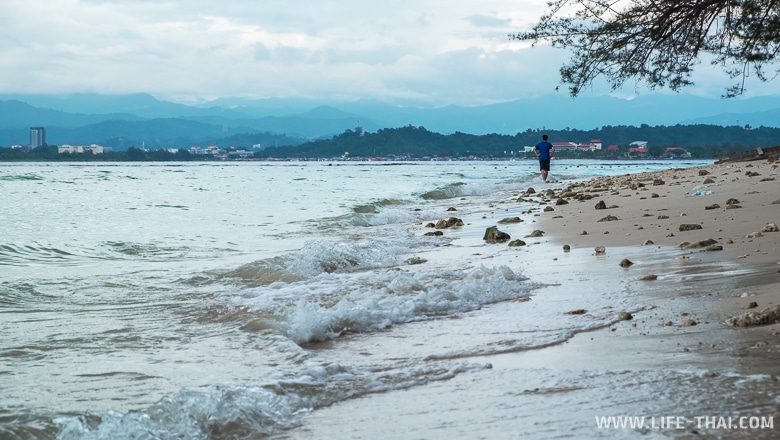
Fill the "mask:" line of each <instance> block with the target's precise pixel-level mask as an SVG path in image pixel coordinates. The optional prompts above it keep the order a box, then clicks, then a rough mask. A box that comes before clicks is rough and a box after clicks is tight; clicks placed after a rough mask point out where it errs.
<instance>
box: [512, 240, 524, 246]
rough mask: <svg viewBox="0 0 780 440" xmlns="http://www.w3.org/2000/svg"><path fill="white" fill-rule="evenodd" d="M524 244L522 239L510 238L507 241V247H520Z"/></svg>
mask: <svg viewBox="0 0 780 440" xmlns="http://www.w3.org/2000/svg"><path fill="white" fill-rule="evenodd" d="M520 246H525V242H524V241H523V240H519V239H518V240H512V241H510V242H509V247H520Z"/></svg>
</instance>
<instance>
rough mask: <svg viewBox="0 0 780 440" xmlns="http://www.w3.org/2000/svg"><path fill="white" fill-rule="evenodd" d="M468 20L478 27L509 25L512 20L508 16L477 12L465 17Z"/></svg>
mask: <svg viewBox="0 0 780 440" xmlns="http://www.w3.org/2000/svg"><path fill="white" fill-rule="evenodd" d="M465 20H466V21H468V22H469V23H471V25H472V26H476V27H508V26H510V25H511V23H512V21H511V20H509V19H506V18H498V17H496V16H494V15H485V14H475V15H471V16H468V17H466V18H465Z"/></svg>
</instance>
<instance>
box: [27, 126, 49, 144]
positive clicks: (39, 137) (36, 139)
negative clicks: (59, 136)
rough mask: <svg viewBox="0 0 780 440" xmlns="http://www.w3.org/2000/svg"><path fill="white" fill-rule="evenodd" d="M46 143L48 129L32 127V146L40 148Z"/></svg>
mask: <svg viewBox="0 0 780 440" xmlns="http://www.w3.org/2000/svg"><path fill="white" fill-rule="evenodd" d="M45 143H46V129H45V128H43V127H30V148H38V147H40V146H41V145H44V144H45Z"/></svg>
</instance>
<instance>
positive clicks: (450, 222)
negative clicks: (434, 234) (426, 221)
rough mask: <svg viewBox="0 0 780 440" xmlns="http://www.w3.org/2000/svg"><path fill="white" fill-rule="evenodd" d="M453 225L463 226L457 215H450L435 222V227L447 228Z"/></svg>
mask: <svg viewBox="0 0 780 440" xmlns="http://www.w3.org/2000/svg"><path fill="white" fill-rule="evenodd" d="M455 226H463V220H461V219H459V218H457V217H450V218H448V219H447V220H444V219H442V220H439V221H438V222H436V226H435V228H436V229H447V228H453V227H455Z"/></svg>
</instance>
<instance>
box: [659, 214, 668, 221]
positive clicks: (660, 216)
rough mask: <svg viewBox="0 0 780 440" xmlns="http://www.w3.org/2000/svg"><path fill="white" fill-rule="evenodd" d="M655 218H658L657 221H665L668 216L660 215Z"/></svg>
mask: <svg viewBox="0 0 780 440" xmlns="http://www.w3.org/2000/svg"><path fill="white" fill-rule="evenodd" d="M657 218H658V220H666V219H668V218H669V216H668V215H666V214H661V215H659V216H658V217H657Z"/></svg>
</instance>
